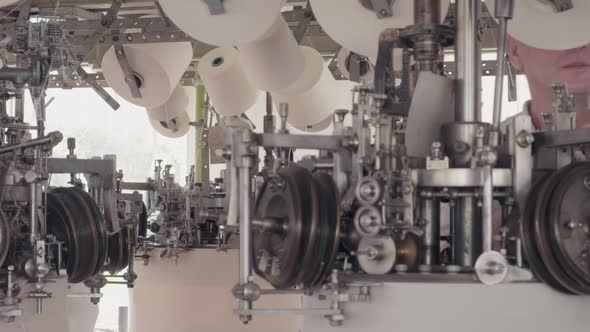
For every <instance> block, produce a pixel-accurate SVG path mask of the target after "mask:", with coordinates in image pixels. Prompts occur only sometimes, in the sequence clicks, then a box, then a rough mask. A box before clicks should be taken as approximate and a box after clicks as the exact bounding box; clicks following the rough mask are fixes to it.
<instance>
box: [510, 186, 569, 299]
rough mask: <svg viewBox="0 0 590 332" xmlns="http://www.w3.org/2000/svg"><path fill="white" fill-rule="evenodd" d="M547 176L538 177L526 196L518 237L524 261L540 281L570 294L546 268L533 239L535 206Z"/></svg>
mask: <svg viewBox="0 0 590 332" xmlns="http://www.w3.org/2000/svg"><path fill="white" fill-rule="evenodd" d="M547 179H548V176H544V177H542V178H540V179H538V180H537V181H536V182H535V183H534V185H533V187H532V188H531V191H530V194H529V196H528V197H527V200H526V203H525V206H524V209H523V211H524V213H523V215H522V221H521V223H520V238H521V240H522V249H523V252H524V256H525V258H526V261H527V263H528V265H529V267H530V268H531V270H532V271H533V273H534V274H535V276H536V277H537V278H538V279H539V280H540V281H542V282H544V283H546V284H547V285H549V286H551V287H552V288H554V289H556V290H558V291H560V292H562V293H566V294H572V292H571V291H569V290H567V289H566V288H565V287H563V286H562V285H561V284H560V283H559V282H558V281H557V280H556V279H555V278H554V277H553V276H552V275H551V273H550V272H549V270H547V267H546V266H545V263H544V262H543V260H542V258H541V254H540V253H539V249H538V248H537V243H536V241H535V206H536V202H537V200H538V199H539V197H540V196H541V195H540V191H541V188H542V187H543V184H544V183H545V181H547Z"/></svg>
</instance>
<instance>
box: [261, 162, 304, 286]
mask: <svg viewBox="0 0 590 332" xmlns="http://www.w3.org/2000/svg"><path fill="white" fill-rule="evenodd" d="M310 176H311V175H310V174H309V172H308V171H307V170H305V169H302V168H299V167H289V168H287V169H282V170H279V172H278V174H277V176H274V177H272V178H270V179H269V180H268V181H266V182H265V183H264V185H263V187H262V189H261V192H260V194H259V196H258V198H257V200H256V205H255V208H254V220H266V221H269V222H268V223H267V227H261V226H258V227H257V226H256V225H255V227H253V230H252V239H253V246H252V254H253V261H254V262H255V264H254V271H255V272H256V273H257V274H258V275H259V276H261V277H262V278H264V279H265V280H266V281H268V282H269V283H270V284H271V285H272V286H273V287H275V288H277V289H286V288H290V287H293V286H294V285H296V284H297V277H298V276H299V272H300V269H301V262H302V260H303V254H304V251H303V249H304V248H305V247H306V245H307V241H306V239H305V237H304V236H303V235H304V233H305V221H304V220H305V219H304V218H306V216H308V213H309V212H310V210H309V206H306V202H307V201H308V199H309V196H308V194H309V192H310V190H311V188H310V186H309V185H306V184H308V183H310V182H308V181H307V180H306V177H310Z"/></svg>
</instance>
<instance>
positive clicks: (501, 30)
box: [490, 0, 514, 146]
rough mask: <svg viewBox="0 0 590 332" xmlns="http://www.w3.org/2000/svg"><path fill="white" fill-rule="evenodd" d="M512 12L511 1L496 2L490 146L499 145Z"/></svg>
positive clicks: (512, 3) (500, 0) (512, 5)
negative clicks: (496, 30)
mask: <svg viewBox="0 0 590 332" xmlns="http://www.w3.org/2000/svg"><path fill="white" fill-rule="evenodd" d="M513 12H514V1H513V0H497V1H496V8H495V15H496V17H497V18H498V20H499V24H498V50H497V54H496V60H497V69H496V86H495V89H494V113H493V121H492V125H493V127H492V131H493V132H494V134H493V135H490V145H492V146H498V145H499V144H500V136H499V135H500V134H499V133H500V121H501V119H502V101H503V99H502V96H503V92H504V72H505V71H506V62H507V58H506V41H507V39H508V20H509V19H510V18H512V16H513Z"/></svg>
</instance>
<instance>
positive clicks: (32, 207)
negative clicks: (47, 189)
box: [29, 183, 40, 249]
mask: <svg viewBox="0 0 590 332" xmlns="http://www.w3.org/2000/svg"><path fill="white" fill-rule="evenodd" d="M29 214H30V216H29V217H30V218H31V237H30V241H31V244H33V248H35V247H36V245H35V243H36V242H37V240H40V239H39V221H38V220H37V184H36V183H30V184H29ZM35 249H36V248H35Z"/></svg>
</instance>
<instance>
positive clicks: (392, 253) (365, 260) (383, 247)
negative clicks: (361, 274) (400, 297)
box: [357, 236, 397, 274]
mask: <svg viewBox="0 0 590 332" xmlns="http://www.w3.org/2000/svg"><path fill="white" fill-rule="evenodd" d="M357 258H358V262H359V264H360V266H361V268H362V269H363V271H365V272H366V273H367V274H387V273H389V272H390V271H391V269H392V268H393V266H394V265H395V261H396V259H397V249H396V247H395V242H394V241H393V239H392V238H391V236H378V237H364V238H362V239H361V242H360V243H359V247H358V250H357Z"/></svg>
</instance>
